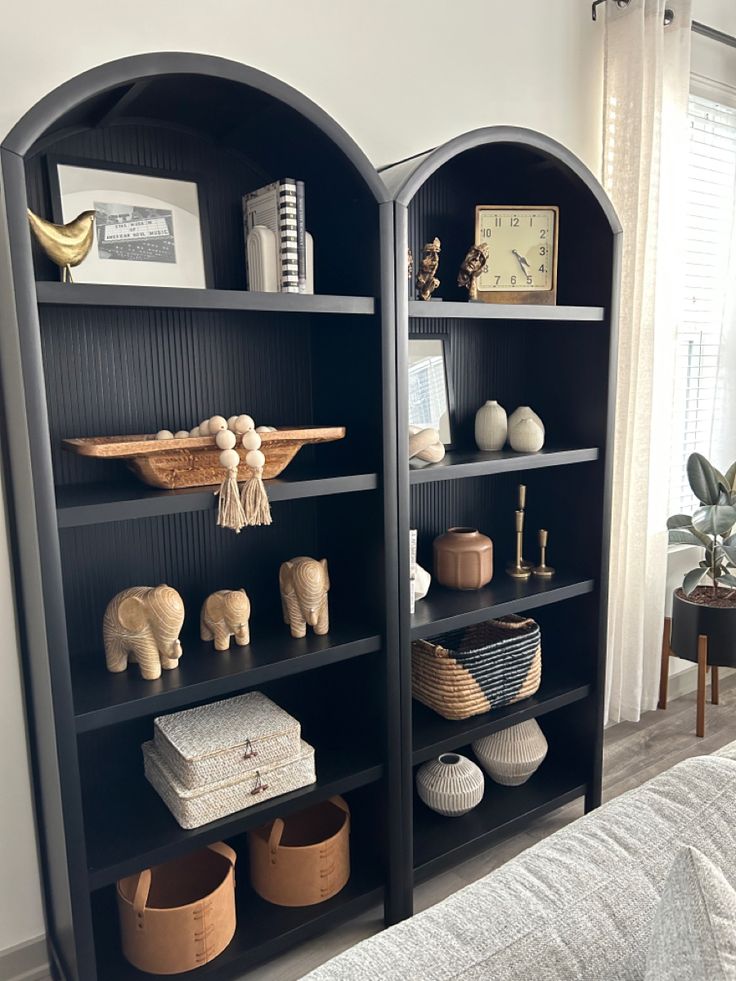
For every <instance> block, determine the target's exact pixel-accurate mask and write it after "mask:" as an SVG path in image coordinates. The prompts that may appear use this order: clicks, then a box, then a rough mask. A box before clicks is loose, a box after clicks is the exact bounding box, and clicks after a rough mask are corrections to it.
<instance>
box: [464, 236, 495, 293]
mask: <svg viewBox="0 0 736 981" xmlns="http://www.w3.org/2000/svg"><path fill="white" fill-rule="evenodd" d="M487 262H488V246H487V245H486V243H485V242H481V243H480V245H472V246H471V247H470V248H469V249H468V252H467V255H466V256H465V258H464V259H463V261H462V265H461V266H460V271H459V272H458V274H457V285H458V286H464V287H465V288H466V289H467V291H468V299H469V300H477V299H478V277H479V276H480V274H481V273H482V272H483V269H484V268H485V265H486V263H487Z"/></svg>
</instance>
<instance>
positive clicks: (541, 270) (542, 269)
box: [539, 263, 547, 273]
mask: <svg viewBox="0 0 736 981" xmlns="http://www.w3.org/2000/svg"><path fill="white" fill-rule="evenodd" d="M539 271H540V272H541V273H543V272H547V270H546V269H545V267H544V263H542V265H541V266H540V267H539Z"/></svg>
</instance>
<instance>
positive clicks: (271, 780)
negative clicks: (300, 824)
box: [142, 741, 317, 828]
mask: <svg viewBox="0 0 736 981" xmlns="http://www.w3.org/2000/svg"><path fill="white" fill-rule="evenodd" d="M142 749H143V762H144V766H145V773H146V779H147V780H148V782H149V783H150V784H151V786H152V787H153V788H154V789H155V790H156V791H157V792H158V794H159V796H160V797H161V799H162V800H163V802H164V804H166V806H167V807H168V809H169V810H170V811H171V813H172V814H173V815H174V817H175V818H176V820H177V822H178V823H179V825H181V827H182V828H199V827H201V826H202V825H203V824H207V823H208V822H210V821H216V820H217V819H218V818H222V817H227V815H228V814H234V813H235V811H242V810H244V809H245V808H246V807H253V805H254V804H260V803H262V802H263V801H264V800H270V798H271V797H278V796H279V795H280V794H288V793H289V792H290V791H292V790H298V789H299V788H300V787H306V786H307V785H308V784H310V783H314V781H315V780H316V779H317V775H316V771H315V768H314V748H313V747H312V746H310V745H309V744H308V743H305V742H300V747H299V755H298V756H297V757H296V759H292V760H288V761H286V762H284V761H281V762H278V763H270V764H268V765H266V766H264V767H262V768H261V769H257V770H255V769H254V770H251V771H250V773H248V774H246V775H245V776H244V777H243V776H240V777H237V778H234V779H233V778H231V779H230V780H220V781H218V782H216V783H212V784H207V785H206V786H204V787H197V788H196V789H191V788H188V787H184V786H182V784H181V783H179V781H178V780H177V778H176V776H175V774H174V773H172V772H171V770H169V768H168V766H167V765H166V761H165V760H163V759H162V758H161V756H160V754H159V753H158V751H157V749H156V745H155V744H154V742H153V741H151V742H148V743H143V746H142Z"/></svg>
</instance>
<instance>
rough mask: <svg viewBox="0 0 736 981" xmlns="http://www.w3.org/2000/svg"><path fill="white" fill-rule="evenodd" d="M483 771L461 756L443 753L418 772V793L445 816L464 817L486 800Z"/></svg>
mask: <svg viewBox="0 0 736 981" xmlns="http://www.w3.org/2000/svg"><path fill="white" fill-rule="evenodd" d="M484 789H485V781H484V779H483V772H482V770H481V769H480V767H479V766H476V764H475V763H473V761H472V760H469V759H468V758H467V757H466V756H460V755H459V754H458V753H443V754H442V756H439V757H438V758H437V759H436V760H430V761H429V763H425V764H424V766H420V767H419V769H418V770H417V793H418V794H419V796H420V798H421V799H422V800H423V801H424V803H425V804H426V805H427V807H429V808H431V809H432V810H433V811H436V812H437V813H438V814H442V815H443V816H444V817H460V816H461V815H463V814H467V813H468V811H472V810H473V808H474V807H476V806H477V805H478V804H480V802H481V801H482V800H483V791H484Z"/></svg>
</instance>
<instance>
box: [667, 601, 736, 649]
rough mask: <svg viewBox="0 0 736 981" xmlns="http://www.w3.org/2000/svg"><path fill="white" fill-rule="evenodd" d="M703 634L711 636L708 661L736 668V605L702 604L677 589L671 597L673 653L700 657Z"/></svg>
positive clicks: (671, 641) (671, 646)
mask: <svg viewBox="0 0 736 981" xmlns="http://www.w3.org/2000/svg"><path fill="white" fill-rule="evenodd" d="M700 634H703V635H705V636H706V637H707V638H708V664H709V665H715V666H716V667H719V668H736V606H734V607H723V606H703V605H701V604H700V603H693V602H692V601H691V600H689V599H688V598H687V597H686V596H681V595H678V593H677V591H676V592H675V594H674V596H673V597H672V638H671V640H670V649H671V650H672V653H673V654H675V655H676V656H677V657H681V658H683V659H684V660H685V661H697V660H698V636H699V635H700Z"/></svg>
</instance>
